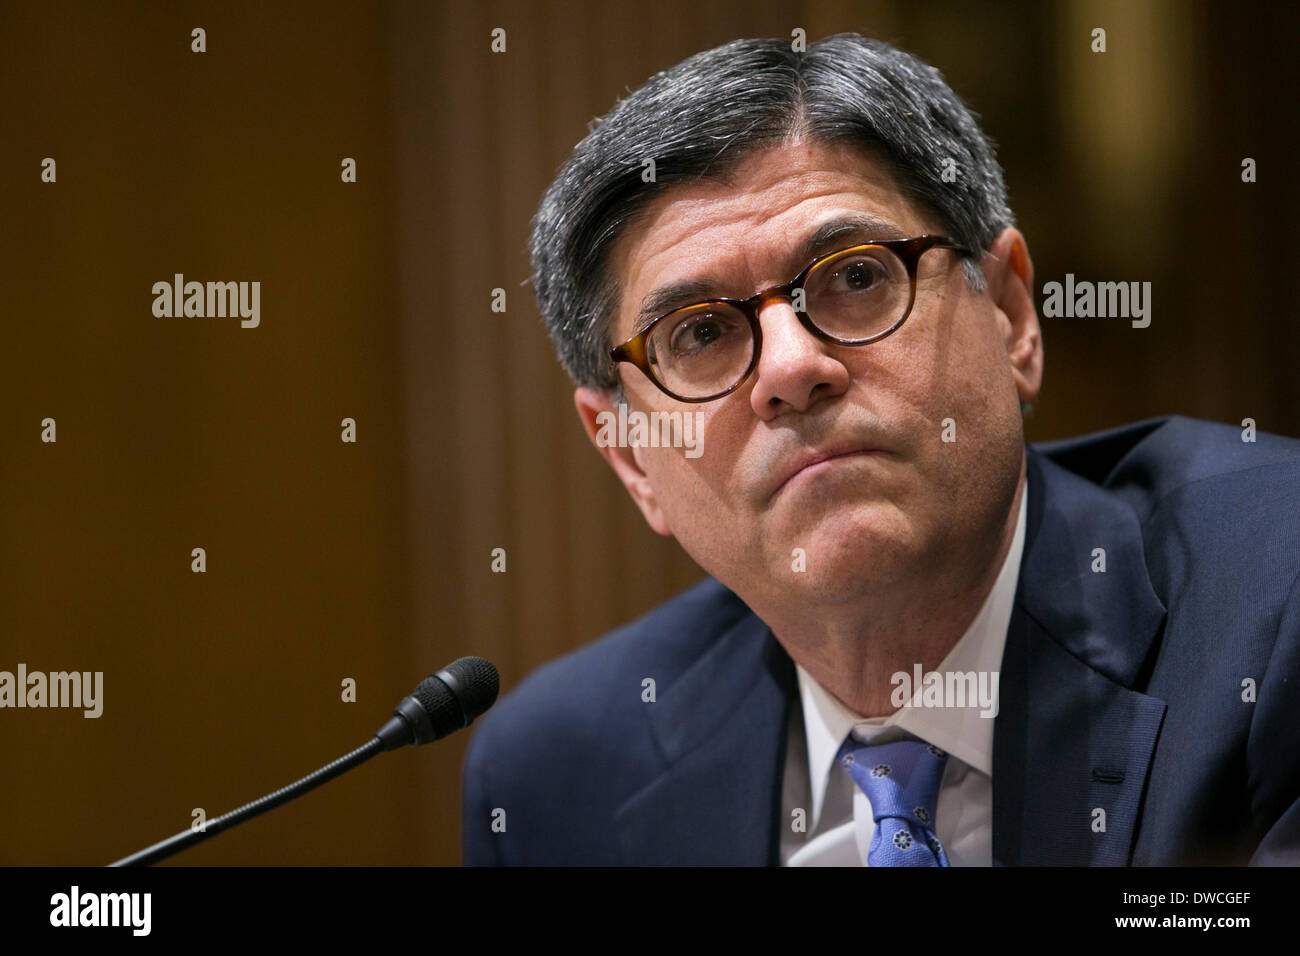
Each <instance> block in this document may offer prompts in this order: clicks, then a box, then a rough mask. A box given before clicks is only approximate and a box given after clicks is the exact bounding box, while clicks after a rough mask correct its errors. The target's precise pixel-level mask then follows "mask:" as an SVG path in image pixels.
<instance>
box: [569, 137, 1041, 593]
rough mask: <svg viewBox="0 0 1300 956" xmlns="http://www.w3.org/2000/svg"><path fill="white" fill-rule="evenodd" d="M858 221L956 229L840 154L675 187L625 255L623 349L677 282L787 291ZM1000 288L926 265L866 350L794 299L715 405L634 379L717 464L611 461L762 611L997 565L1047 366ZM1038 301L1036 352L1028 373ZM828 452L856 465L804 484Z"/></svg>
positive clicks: (623, 244) (673, 456)
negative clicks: (833, 338) (824, 239)
mask: <svg viewBox="0 0 1300 956" xmlns="http://www.w3.org/2000/svg"><path fill="white" fill-rule="evenodd" d="M846 216H869V217H874V218H875V219H878V220H883V221H884V223H885V224H886V225H889V226H892V228H893V230H894V232H895V233H896V234H897V235H899V236H903V237H909V236H919V235H923V234H925V233H943V232H944V229H943V227H942V225H941V224H940V222H938V221H937V220H936V219H935V218H934V217H933V216H932V215H930V214H927V213H925V212H923V211H922V210H920V209H918V208H917V207H916V206H914V205H913V204H911V203H910V202H909V201H908V200H906V199H905V198H904V197H903V196H902V195H901V194H900V192H899V189H898V186H897V184H896V183H895V181H894V180H893V178H892V177H891V176H890V175H889V173H888V172H887V171H886V169H885V168H884V167H883V166H882V165H880V164H878V163H876V162H874V161H872V160H871V159H868V158H866V157H865V156H864V155H862V154H861V153H860V152H858V151H856V150H854V149H852V148H849V147H845V146H839V145H835V146H829V145H825V144H817V143H801V144H797V145H787V146H782V147H779V148H771V149H765V150H762V151H759V152H756V153H754V154H752V155H751V156H750V157H748V158H747V159H746V160H745V161H744V162H743V163H742V165H741V166H739V167H738V168H737V169H736V171H735V172H734V174H733V175H732V176H731V178H730V181H729V182H728V183H726V184H723V183H718V182H709V183H700V184H681V185H674V186H672V187H670V188H669V189H668V190H666V191H665V193H664V194H662V195H661V196H659V197H658V198H657V200H655V201H654V202H653V203H652V204H651V205H650V206H649V207H648V208H647V210H646V214H645V216H644V217H643V218H642V219H640V220H638V221H637V223H636V224H635V225H634V226H633V227H632V228H631V229H629V231H628V232H626V233H625V234H624V235H623V236H622V237H621V238H620V240H619V242H618V243H617V244H616V246H615V248H614V250H612V256H611V266H612V268H613V269H614V270H616V271H615V275H616V276H617V278H618V280H619V282H620V286H621V289H622V294H621V296H620V301H619V310H618V314H617V315H616V317H615V319H614V321H613V324H612V327H611V330H610V340H611V343H618V342H622V341H624V340H625V339H627V338H629V337H630V336H631V335H632V334H633V331H634V329H633V324H634V321H635V317H636V315H637V313H638V312H639V311H640V309H641V306H642V302H643V299H644V298H645V297H646V296H647V294H649V293H651V292H653V291H654V290H656V289H658V288H660V287H662V286H666V285H670V284H675V283H679V282H683V281H688V280H705V281H706V282H707V283H708V285H709V288H710V289H711V290H712V294H713V295H716V296H726V297H734V298H745V297H748V296H750V295H753V294H754V293H755V292H757V291H759V290H761V289H765V288H768V287H770V286H773V285H778V284H780V283H784V282H786V281H788V280H789V279H790V278H791V277H792V276H794V275H795V274H796V273H797V272H798V270H799V269H800V268H802V267H803V266H804V265H805V264H806V263H805V261H797V260H796V258H794V257H797V256H798V247H799V246H800V245H801V244H802V242H803V240H804V239H805V238H806V237H808V236H810V235H811V234H812V233H813V232H815V231H816V230H817V229H818V227H819V226H821V225H823V224H824V223H826V222H828V221H830V220H833V219H837V218H840V217H846ZM1011 233H1014V237H1013V238H1014V242H1015V243H1020V242H1021V240H1020V237H1019V233H1015V231H1014V230H1008V231H1007V232H1005V233H1004V234H1003V237H1000V242H1001V240H1002V239H1003V238H1004V237H1008V235H1009V234H1011ZM872 238H886V236H885V235H883V234H881V233H880V232H875V231H871V230H868V231H865V232H862V233H857V234H852V235H848V236H844V237H842V238H841V239H839V240H838V241H837V242H835V243H834V245H833V247H832V248H831V249H826V250H822V251H833V249H839V248H845V247H847V246H850V245H854V244H856V243H859V242H863V241H867V240H870V239H872ZM1012 242H1013V240H1012V239H1010V238H1008V239H1006V243H1007V244H1006V245H1005V246H1004V248H1006V249H1010V248H1011V245H1010V244H1011V243H1012ZM999 247H1000V246H999V244H995V247H994V250H993V251H994V252H996V251H997V250H998V249H999ZM1020 249H1021V250H1023V246H1021V247H1020ZM1017 254H1018V255H1021V256H1022V257H1023V259H1022V261H1023V263H1024V265H1025V266H1026V268H1028V256H1027V254H1024V253H1023V251H1021V252H1019V253H1017ZM1006 258H1013V257H1012V256H1007V257H1006ZM1006 271H1008V272H1010V271H1011V270H1006ZM998 276H999V278H998V279H997V280H996V281H992V280H991V282H990V288H989V290H988V291H987V292H985V293H972V292H971V291H969V289H968V288H967V285H966V282H965V279H964V277H963V274H962V270H961V266H960V260H959V258H958V254H957V253H955V252H953V251H951V250H946V249H931V250H929V251H927V252H926V253H925V254H924V255H923V256H922V257H921V260H920V263H919V267H918V270H917V283H916V300H915V304H914V306H913V308H912V311H911V314H910V316H909V317H908V319H907V321H906V322H905V323H904V324H903V326H902V327H901V328H900V329H898V330H897V331H896V332H894V333H893V334H892V335H890V336H887V337H886V338H884V339H882V340H881V341H879V342H877V343H875V344H872V345H867V346H857V347H849V346H839V345H834V344H831V343H827V342H822V341H820V340H818V339H816V338H814V337H813V336H812V335H811V334H810V333H809V332H808V331H807V330H806V329H804V327H803V326H802V325H801V324H800V322H799V320H798V317H797V316H796V313H795V312H794V310H793V309H792V307H791V303H790V302H789V301H788V300H785V301H782V300H769V301H768V303H767V305H766V306H765V307H764V308H763V310H762V311H761V313H760V320H761V326H762V354H761V356H760V358H759V363H758V366H757V368H756V369H755V370H754V372H753V373H752V374H751V375H750V377H749V379H748V380H747V381H746V382H745V383H744V384H743V385H742V386H741V387H740V388H739V389H737V390H736V391H735V392H733V393H731V394H730V395H727V396H725V397H723V398H721V399H717V400H715V401H712V402H707V403H704V404H687V403H682V402H678V401H675V400H674V399H671V398H669V397H668V396H667V395H665V394H664V393H663V392H661V391H660V390H659V389H658V388H656V387H655V385H654V384H653V383H652V382H651V381H649V380H648V379H647V378H646V377H645V376H644V375H643V374H642V373H641V372H640V371H639V370H637V369H635V368H634V367H632V366H630V365H627V364H623V365H620V366H619V369H620V374H621V375H622V378H623V382H624V389H625V394H626V396H627V401H628V404H629V406H630V409H631V410H639V411H643V412H651V411H667V412H681V413H687V414H698V415H699V416H700V417H699V419H697V420H698V421H699V422H700V423H701V425H702V429H703V430H702V447H703V451H702V454H700V455H699V456H698V457H688V456H687V455H686V454H684V450H683V449H681V448H636V449H617V448H616V449H604V450H603V451H604V452H605V454H606V456H607V457H608V458H609V459H610V461H611V464H613V465H614V467H615V469H616V471H618V473H619V475H620V477H621V478H622V479H623V481H624V483H625V484H626V485H627V487H628V489H629V491H630V492H631V493H632V495H633V497H634V498H635V499H636V500H637V502H638V504H639V505H640V506H641V508H642V511H643V513H644V514H645V516H646V519H647V521H649V523H650V524H651V526H652V527H653V528H655V530H657V531H659V532H660V533H663V534H672V535H674V536H675V537H676V538H677V539H678V541H679V542H680V543H681V545H682V546H683V547H684V548H685V549H686V551H687V552H688V553H689V554H690V555H691V556H692V557H693V558H695V560H696V561H697V562H698V563H699V564H700V565H701V566H702V567H703V568H705V569H706V570H707V571H709V572H710V573H711V574H712V575H714V576H715V577H716V578H718V579H719V580H720V581H722V582H723V583H724V584H726V585H727V586H728V587H730V588H731V589H732V590H733V591H735V592H736V593H737V594H739V595H740V596H741V597H742V598H743V599H745V600H746V601H747V602H748V603H749V604H750V605H751V607H754V608H755V609H756V610H759V611H760V613H762V609H763V608H770V607H773V606H779V605H780V604H782V603H785V604H789V603H791V602H793V603H795V604H797V603H798V602H807V601H810V600H811V601H817V602H821V603H823V604H827V603H829V604H834V603H840V602H850V601H853V600H855V599H859V598H861V597H862V596H863V595H864V594H866V593H870V592H871V591H872V590H873V589H874V590H879V589H881V588H885V587H888V586H891V585H895V584H898V583H900V582H913V583H914V582H915V581H916V580H917V579H918V576H925V575H928V574H932V573H937V571H936V569H939V568H942V567H944V566H945V562H949V563H950V562H951V561H952V559H953V555H954V554H955V553H966V554H969V553H970V552H971V551H972V550H975V551H976V552H978V553H983V551H984V549H985V548H986V546H988V545H989V544H991V545H992V546H996V540H997V538H998V537H999V535H1000V532H1001V529H1002V528H1003V527H1004V526H1005V524H1006V520H1007V514H1008V509H1009V508H1010V505H1011V502H1012V500H1013V497H1014V494H1015V490H1016V485H1017V482H1018V479H1019V475H1020V469H1021V463H1022V456H1023V429H1022V421H1021V416H1020V410H1019V402H1020V400H1022V399H1023V400H1030V399H1032V398H1033V395H1034V394H1035V393H1036V392H1037V388H1038V364H1037V363H1038V362H1039V361H1041V349H1040V347H1039V346H1038V329H1037V322H1036V319H1034V318H1033V317H1032V312H1033V308H1032V299H1031V298H1029V297H1028V296H1027V295H1025V294H1024V292H1023V290H1020V291H1019V292H1014V290H1013V293H1014V295H1015V296H1016V298H1015V307H1014V310H1013V311H1015V312H1016V313H1017V314H1014V315H1012V316H1011V317H1010V318H1009V317H1008V314H1007V312H1005V311H1004V309H1003V308H1002V307H1000V306H999V302H998V301H997V297H998V296H999V295H1002V296H1003V298H1004V299H1005V297H1006V294H1007V292H1006V282H1004V281H1003V280H1002V278H1001V273H998ZM1013 278H1014V275H1013ZM1020 278H1021V280H1022V282H1023V285H1024V286H1028V285H1029V283H1030V282H1031V281H1032V279H1031V278H1029V276H1021V277H1020ZM995 286H996V287H995ZM707 297H709V296H703V297H702V298H707ZM1022 300H1023V301H1022ZM1008 301H1010V300H1008ZM1025 303H1027V304H1028V309H1029V312H1030V318H1031V320H1032V324H1033V328H1032V351H1033V353H1034V355H1035V356H1036V358H1034V359H1033V363H1032V364H1033V367H1032V368H1031V369H1029V371H1028V373H1027V374H1026V372H1025V370H1024V369H1023V368H1020V364H1021V363H1022V361H1023V358H1022V356H1021V355H1020V353H1022V352H1023V351H1024V349H1025V348H1026V346H1025V344H1024V342H1023V341H1021V340H1022V338H1023V336H1024V333H1025V329H1024V321H1025V319H1024V316H1023V314H1021V313H1023V311H1024V304H1025ZM600 395H601V393H598V392H594V391H593V390H590V389H580V390H579V392H578V394H577V395H576V396H575V398H576V399H577V404H578V407H579V411H580V413H582V414H583V417H584V419H585V420H586V421H587V422H588V429H589V431H591V428H592V426H591V424H590V422H591V418H592V416H594V414H595V412H596V411H597V410H598V409H602V408H606V409H607V408H610V407H612V406H610V405H608V404H607V403H604V399H603V397H600V398H597V396H600ZM949 419H950V420H951V424H947V420H949ZM946 425H947V427H945V426H946ZM945 432H946V433H947V435H948V437H950V438H955V440H953V441H944V437H945ZM818 453H834V454H837V455H838V456H839V457H834V458H831V459H829V460H826V461H823V462H821V463H819V464H815V465H812V466H809V467H805V468H803V469H802V470H799V466H800V464H801V463H802V462H803V461H805V460H806V459H807V458H808V457H809V456H810V455H813V454H818ZM796 549H802V551H803V555H804V557H803V565H804V567H805V568H806V570H804V571H796V570H795V568H796V567H797V566H798V564H799V556H798V552H796ZM954 549H958V550H956V551H954ZM773 602H777V603H776V604H774V603H773Z"/></svg>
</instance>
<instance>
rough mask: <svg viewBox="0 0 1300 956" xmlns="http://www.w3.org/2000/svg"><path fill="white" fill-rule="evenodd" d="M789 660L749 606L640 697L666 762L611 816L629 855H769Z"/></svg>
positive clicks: (679, 858) (702, 858) (681, 858)
mask: <svg viewBox="0 0 1300 956" xmlns="http://www.w3.org/2000/svg"><path fill="white" fill-rule="evenodd" d="M794 687H795V674H794V664H793V662H792V661H791V660H790V657H789V655H787V654H786V653H785V650H784V649H783V648H782V647H781V645H780V644H779V643H778V642H777V640H776V638H775V637H773V636H772V632H771V631H770V630H769V629H768V627H767V625H766V624H764V623H763V622H762V621H761V620H760V619H759V618H758V616H757V615H755V614H754V613H753V612H752V611H750V610H749V609H748V608H745V610H744V614H743V615H742V617H741V619H740V620H739V622H738V623H736V624H735V625H734V626H733V627H732V628H731V629H730V630H729V631H727V632H726V633H725V634H724V635H723V636H722V637H721V638H720V639H718V640H716V641H715V642H714V643H713V644H712V645H711V646H710V648H709V650H708V651H707V652H706V653H705V654H704V655H703V656H702V657H701V658H700V659H699V660H698V661H697V662H696V663H695V664H694V665H693V666H692V667H691V668H690V669H689V670H688V671H686V673H685V674H683V675H682V677H681V678H679V679H678V680H677V681H676V682H674V684H673V685H672V686H671V687H669V688H667V690H666V692H665V693H664V694H662V695H661V696H660V699H659V700H658V701H657V702H656V703H654V704H651V705H648V714H649V719H650V722H651V727H652V731H653V734H654V736H655V739H656V741H657V743H658V745H659V747H660V749H661V750H662V752H663V755H664V759H665V761H666V763H667V769H666V770H665V771H664V772H663V773H662V774H660V775H659V776H658V777H657V778H656V779H655V780H653V781H651V782H650V783H649V784H648V785H647V786H645V787H644V788H643V789H642V790H640V791H639V792H638V793H637V794H635V795H634V796H633V797H632V798H631V799H629V800H628V801H627V802H625V803H624V804H623V805H622V806H621V807H620V808H619V809H618V811H617V813H616V814H615V823H616V825H617V827H618V829H619V833H620V836H621V839H622V842H623V848H624V851H625V852H626V854H627V859H628V860H629V861H630V862H636V863H639V864H650V865H656V864H662V865H693V864H713V865H739V866H763V865H766V864H773V863H776V862H777V860H776V852H777V850H776V848H777V846H778V838H777V835H778V827H779V825H780V822H779V818H780V816H781V784H782V776H783V774H782V771H783V767H784V762H785V742H786V720H787V718H788V707H789V702H790V700H791V698H792V697H793V695H794Z"/></svg>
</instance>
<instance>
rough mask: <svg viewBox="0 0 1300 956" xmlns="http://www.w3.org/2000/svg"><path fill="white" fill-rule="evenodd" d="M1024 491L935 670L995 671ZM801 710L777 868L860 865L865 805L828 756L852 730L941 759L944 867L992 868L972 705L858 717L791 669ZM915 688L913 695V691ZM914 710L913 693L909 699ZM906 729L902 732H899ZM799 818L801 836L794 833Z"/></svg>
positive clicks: (871, 829) (868, 832)
mask: <svg viewBox="0 0 1300 956" xmlns="http://www.w3.org/2000/svg"><path fill="white" fill-rule="evenodd" d="M1028 500H1029V485H1028V479H1027V478H1026V483H1025V488H1024V490H1023V492H1022V494H1021V496H1020V516H1019V518H1018V520H1017V522H1016V533H1015V537H1014V538H1013V539H1012V542H1011V548H1010V549H1009V550H1008V551H1007V556H1006V558H1005V559H1004V561H1003V563H1002V569H1001V571H1000V572H999V573H998V577H997V580H996V581H995V582H994V584H993V588H992V590H990V591H989V594H988V597H987V598H985V600H984V604H983V606H982V607H981V608H980V610H979V613H978V614H976V615H975V619H974V620H973V621H971V624H970V627H968V628H967V629H966V633H965V634H963V635H962V638H961V640H959V641H958V642H957V643H956V644H954V645H953V648H952V650H951V651H949V652H948V656H947V657H945V658H944V659H943V662H942V663H941V664H940V665H939V667H938V668H937V670H938V671H939V672H940V673H944V672H948V671H975V672H976V673H979V672H985V673H993V672H997V671H1000V670H1001V666H1002V651H1003V648H1004V646H1005V644H1006V640H1007V627H1008V626H1009V625H1010V623H1011V607H1012V604H1013V603H1014V602H1015V596H1016V585H1017V583H1018V582H1019V579H1020V558H1021V554H1022V553H1023V551H1024V545H1025V509H1026V507H1027V502H1028ZM795 670H796V672H797V673H798V675H799V698H800V706H799V707H791V708H790V723H789V728H788V733H789V739H788V744H787V747H786V763H785V778H784V784H783V793H782V804H783V815H782V820H783V824H782V829H781V845H780V856H781V865H782V866H866V865H867V851H868V850H869V849H870V847H871V838H872V836H873V835H874V834H875V830H876V823H875V820H873V819H872V813H871V804H870V802H869V801H868V800H867V797H866V794H864V793H863V792H862V790H861V789H860V788H859V787H858V786H857V785H856V784H855V783H854V782H853V780H852V778H851V777H849V775H848V772H847V771H845V769H844V768H843V767H840V766H837V765H836V764H835V755H836V753H838V752H839V749H840V745H841V744H842V743H843V742H844V738H845V736H847V735H848V734H849V732H850V731H852V733H853V736H854V738H855V739H856V740H859V741H860V742H862V743H865V744H871V743H888V742H889V741H891V740H894V739H898V738H906V736H907V735H908V734H911V735H914V736H916V737H919V738H920V739H921V740H924V741H925V742H926V743H930V744H934V745H935V746H936V747H938V748H939V749H941V750H945V751H947V752H948V761H947V764H946V766H945V767H944V772H943V780H942V782H941V784H940V787H939V802H938V804H937V806H936V808H935V835H936V836H937V837H938V838H939V843H940V844H942V846H943V848H944V852H945V853H946V854H947V856H948V862H949V864H950V865H951V866H991V865H992V861H993V846H992V842H993V841H992V834H993V724H994V721H995V720H996V717H981V716H980V708H979V707H971V706H967V707H920V706H911V707H900V708H898V710H896V711H895V712H894V713H893V714H891V715H889V716H887V717H870V718H864V717H861V716H859V715H858V714H855V713H854V712H853V711H851V710H849V709H848V708H847V707H845V706H844V705H843V704H842V703H840V702H839V701H838V700H837V699H836V698H835V697H834V696H833V695H831V694H830V693H829V692H828V691H827V690H826V689H825V688H823V687H822V686H821V685H820V684H818V683H817V682H816V681H815V680H813V679H812V678H811V677H810V676H809V675H808V672H807V671H805V670H804V669H803V668H802V667H800V666H799V665H798V664H796V665H795ZM914 690H915V688H914ZM914 701H915V702H916V703H920V697H919V695H918V696H917V697H916V698H914ZM904 731H906V733H903V732H904ZM800 809H801V810H803V811H804V813H803V814H802V815H801V816H802V818H803V821H804V823H803V826H804V830H805V832H799V831H798V830H797V829H796V827H795V821H796V815H795V811H796V810H800Z"/></svg>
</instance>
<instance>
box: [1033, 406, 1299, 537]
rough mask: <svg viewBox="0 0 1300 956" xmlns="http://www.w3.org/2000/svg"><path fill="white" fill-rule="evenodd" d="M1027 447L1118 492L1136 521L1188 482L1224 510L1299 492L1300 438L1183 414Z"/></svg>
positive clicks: (1185, 487) (1187, 489) (1187, 488)
mask: <svg viewBox="0 0 1300 956" xmlns="http://www.w3.org/2000/svg"><path fill="white" fill-rule="evenodd" d="M1034 447H1035V449H1036V450H1037V451H1039V452H1041V453H1043V454H1044V455H1046V456H1047V457H1049V458H1051V459H1052V460H1053V461H1054V462H1055V463H1056V464H1059V465H1061V466H1063V467H1065V468H1066V469H1067V470H1069V471H1073V472H1074V473H1076V474H1078V475H1079V476H1080V477H1083V478H1086V479H1087V480H1089V481H1092V482H1093V483H1094V484H1097V485H1100V486H1102V487H1103V488H1106V489H1107V490H1109V491H1112V492H1114V493H1116V494H1118V495H1120V496H1121V497H1123V498H1124V500H1125V501H1127V502H1128V504H1129V505H1130V506H1131V507H1132V508H1133V510H1134V512H1135V513H1136V514H1137V516H1138V519H1139V520H1140V521H1143V522H1145V521H1146V520H1147V519H1149V518H1150V517H1151V515H1152V514H1153V513H1154V512H1155V511H1156V510H1157V509H1158V508H1159V507H1160V506H1161V504H1162V503H1163V502H1165V501H1166V500H1167V499H1170V498H1171V497H1175V498H1176V497H1178V495H1177V493H1178V492H1190V491H1191V490H1192V489H1193V488H1194V487H1195V489H1196V493H1197V494H1198V495H1199V496H1203V497H1205V498H1208V499H1209V500H1212V501H1213V502H1214V503H1215V504H1216V505H1217V508H1216V510H1217V511H1219V512H1220V513H1223V514H1227V513H1228V512H1229V511H1231V510H1232V509H1233V508H1234V507H1242V508H1246V509H1247V510H1249V508H1250V505H1251V502H1252V501H1258V499H1259V498H1261V497H1263V496H1269V497H1272V496H1275V495H1277V494H1278V493H1279V492H1281V493H1283V494H1284V495H1285V494H1288V492H1289V495H1290V496H1291V497H1292V498H1294V495H1295V494H1297V493H1300V439H1295V438H1289V437H1287V436H1284V435H1276V434H1273V433H1270V432H1265V431H1257V430H1253V429H1252V430H1249V431H1248V430H1247V429H1245V428H1243V427H1242V426H1238V425H1227V424H1223V423H1221V422H1210V421H1204V420H1201V419H1195V418H1187V417H1185V416H1182V415H1171V416H1168V417H1164V418H1156V419H1148V420H1146V421H1141V422H1136V423H1134V424H1132V425H1125V426H1122V427H1120V428H1114V429H1109V430H1107V431H1103V432H1096V433H1094V434H1091V435H1083V436H1080V437H1078V438H1070V439H1066V440H1063V441H1055V442H1044V443H1039V444H1037V445H1035V446H1034ZM1273 500H1274V501H1275V500H1276V499H1275V498H1274V499H1273Z"/></svg>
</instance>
